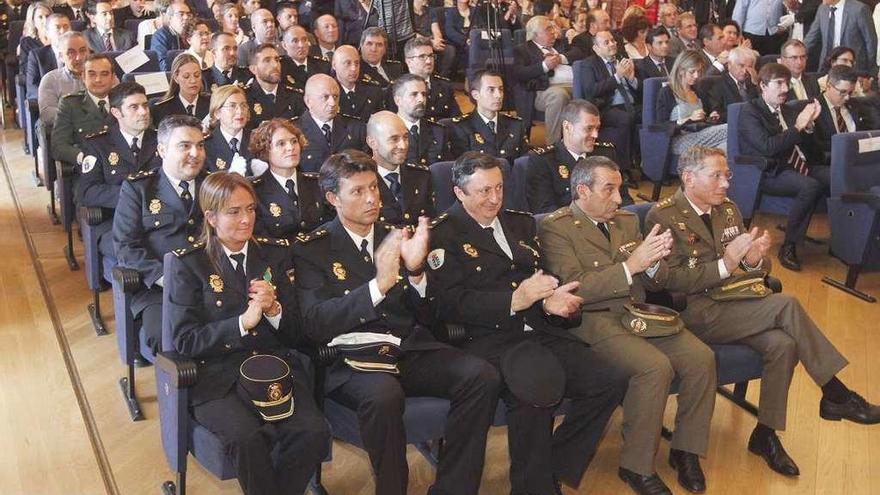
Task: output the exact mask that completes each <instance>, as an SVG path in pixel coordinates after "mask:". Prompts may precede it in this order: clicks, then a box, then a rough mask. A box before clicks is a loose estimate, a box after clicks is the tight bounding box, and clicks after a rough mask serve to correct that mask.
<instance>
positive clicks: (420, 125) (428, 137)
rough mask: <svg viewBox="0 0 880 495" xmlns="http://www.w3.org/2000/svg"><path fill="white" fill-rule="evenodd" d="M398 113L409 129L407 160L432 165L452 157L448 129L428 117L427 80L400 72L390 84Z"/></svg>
mask: <svg viewBox="0 0 880 495" xmlns="http://www.w3.org/2000/svg"><path fill="white" fill-rule="evenodd" d="M391 89H392V95H393V97H394V104H395V106H396V107H397V115H398V116H400V118H401V119H403V124H404V125H405V126H406V128H407V130H409V147H408V148H407V152H406V161H407V163H414V164H417V165H431V164H432V163H437V162H440V161H443V160H445V159H447V158H448V157H449V130H448V129H447V128H446V127H445V126H444V125H442V124H439V123H437V122H436V121H435V120H433V119H431V118H429V117H425V113H426V112H425V109H426V107H427V104H428V103H427V102H428V92H427V89H426V86H425V80H424V79H422V78H421V77H419V76H416V75H413V74H404V75H402V76H400V77H399V78H398V79H397V81H395V82H394V84H393V85H392V87H391Z"/></svg>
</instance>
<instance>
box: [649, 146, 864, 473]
mask: <svg viewBox="0 0 880 495" xmlns="http://www.w3.org/2000/svg"><path fill="white" fill-rule="evenodd" d="M678 172H679V176H680V177H681V181H682V188H683V189H682V190H679V191H678V192H676V193H675V195H673V196H671V197H669V198H667V199H665V200H663V201H661V202H660V203H658V204H657V205H656V206H655V207H654V208H653V209H652V210H651V212H650V213H649V214H648V218H647V226H651V225H657V224H659V225H660V226H661V227H662V228H668V229H670V230H671V231H672V234H673V238H674V245H673V248H672V254H671V255H670V257H669V280H668V282H667V288H668V289H669V290H674V291H683V292H686V293H687V294H688V304H687V309H686V310H685V311H684V312H683V313H682V318H683V319H684V322H685V324H686V325H687V326H688V328H689V329H691V330H692V331H693V332H694V334H696V335H697V336H698V337H699V338H700V339H702V340H703V341H704V342H707V343H710V344H716V343H717V344H727V343H733V342H736V343H741V344H745V345H748V346H749V347H752V348H753V349H755V350H756V351H758V352H760V353H761V354H762V355H763V358H764V371H763V374H762V376H761V396H760V405H759V408H758V425H757V427H756V428H755V430H754V431H753V432H752V435H751V438H750V439H749V450H750V451H752V452H753V453H755V454H757V455H760V456H762V457H763V458H764V459H765V460H766V461H767V464H768V465H769V466H770V467H771V468H772V469H773V470H775V471H777V472H780V473H782V474H785V475H789V476H796V475H797V474H799V470H798V467H797V465H796V464H795V463H794V461H793V460H792V459H791V458H790V457H789V456H788V454H786V452H785V449H783V447H782V443H781V442H780V440H779V438H778V437H777V436H776V433H775V430H783V429H785V419H786V406H787V399H788V388H789V385H790V384H791V377H792V374H793V373H794V368H795V366H796V365H797V363H798V361H800V362H801V363H803V365H804V368H805V369H806V370H807V373H808V374H809V375H810V377H811V378H812V379H813V381H815V382H816V383H817V384H819V385H821V386H822V400H821V402H820V403H819V415H820V416H821V417H823V418H825V419H829V420H840V419H848V420H850V421H854V422H857V423H863V424H873V423H877V422H880V408H878V407H877V406H875V405H872V404H870V403H868V402H867V401H865V399H863V398H862V397H861V396H859V395H858V394H857V393H855V392H853V391H851V390H849V389H848V388H847V387H846V386H845V385H844V384H843V383H842V382H841V381H840V380H838V379H837V378H836V375H837V373H838V372H840V370H841V369H843V367H844V366H846V365H847V360H846V359H845V358H844V357H843V356H842V355H841V354H840V352H838V351H837V349H835V348H834V346H833V345H832V344H831V342H829V341H828V339H827V338H826V337H825V335H824V334H823V333H822V330H820V329H819V328H818V327H817V326H816V324H815V323H814V322H813V321H812V320H811V319H810V317H809V315H807V313H806V311H804V309H803V307H802V306H801V305H800V303H799V302H798V300H797V299H795V298H794V297H792V296H789V295H786V294H770V293H769V291H768V290H765V289H764V288H763V285H762V284H760V283H757V284H755V283H748V282H746V281H747V280H748V277H752V279H754V278H755V277H759V278H763V276H764V274H765V273H766V272H769V270H770V259H769V258H768V257H767V252H768V250H769V249H770V237H769V235H768V234H767V232H766V231H765V232H764V233H760V234H759V232H758V229H757V228H755V229H752V231H751V232H749V231H747V230H746V229H745V227H744V226H743V221H742V216H741V215H740V212H739V209H738V208H737V207H736V205H735V204H734V203H733V202H731V201H730V200H729V199H727V196H726V195H727V188H728V186H729V181H730V177H731V175H730V169H729V168H728V166H727V159H726V157H725V155H724V152H723V151H721V150H719V149H716V148H706V147H702V146H695V147H693V148H691V149H690V150H688V151H687V152H686V153H685V154H683V155H681V157H680V158H679V162H678ZM742 272H745V274H743V273H742ZM749 272H754V273H751V274H750V273H749ZM731 281H733V283H732V282H731ZM742 282H746V283H745V284H743V283H742ZM730 293H736V294H737V295H735V296H731V295H730Z"/></svg>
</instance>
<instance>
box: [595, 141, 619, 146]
mask: <svg viewBox="0 0 880 495" xmlns="http://www.w3.org/2000/svg"><path fill="white" fill-rule="evenodd" d="M594 146H599V147H600V148H614V143H611V142H608V141H596V143H595V144H594Z"/></svg>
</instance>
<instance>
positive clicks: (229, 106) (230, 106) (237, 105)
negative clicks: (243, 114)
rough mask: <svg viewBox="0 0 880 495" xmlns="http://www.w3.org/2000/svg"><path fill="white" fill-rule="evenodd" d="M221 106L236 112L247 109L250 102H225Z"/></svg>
mask: <svg viewBox="0 0 880 495" xmlns="http://www.w3.org/2000/svg"><path fill="white" fill-rule="evenodd" d="M220 108H222V109H224V110H231V111H233V112H234V111H236V110H247V109H248V104H247V103H224V104H222V105H220Z"/></svg>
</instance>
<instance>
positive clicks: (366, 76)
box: [360, 74, 381, 86]
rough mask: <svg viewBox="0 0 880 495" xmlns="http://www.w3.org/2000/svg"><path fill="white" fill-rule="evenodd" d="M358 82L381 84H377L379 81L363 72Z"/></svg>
mask: <svg viewBox="0 0 880 495" xmlns="http://www.w3.org/2000/svg"><path fill="white" fill-rule="evenodd" d="M360 82H362V83H364V84H370V85H373V86H381V84H379V81H376V80H375V79H373V78H371V77H370V76H369V75H367V74H364V76H363V77H361V80H360Z"/></svg>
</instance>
